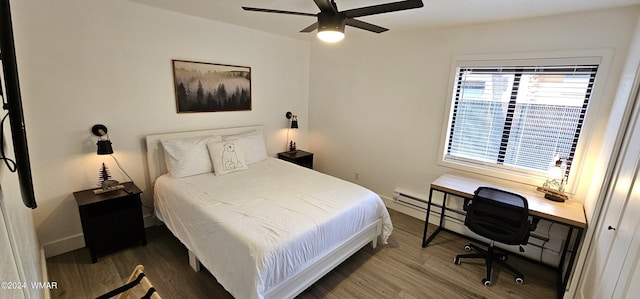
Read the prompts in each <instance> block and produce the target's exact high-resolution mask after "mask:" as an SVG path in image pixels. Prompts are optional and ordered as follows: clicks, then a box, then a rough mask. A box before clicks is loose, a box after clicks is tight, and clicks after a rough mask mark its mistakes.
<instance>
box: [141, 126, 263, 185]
mask: <svg viewBox="0 0 640 299" xmlns="http://www.w3.org/2000/svg"><path fill="white" fill-rule="evenodd" d="M253 131H260V132H262V126H261V125H254V126H247V127H234V128H221V129H210V130H199V131H185V132H173V133H163V134H154V135H147V137H146V140H147V164H148V168H149V180H150V182H151V185H153V184H154V183H155V181H156V178H158V177H159V176H161V175H163V174H165V173H167V166H166V165H165V160H164V151H163V150H162V145H161V144H160V140H162V139H178V138H187V137H197V136H207V135H219V136H226V135H236V134H242V133H248V132H253Z"/></svg>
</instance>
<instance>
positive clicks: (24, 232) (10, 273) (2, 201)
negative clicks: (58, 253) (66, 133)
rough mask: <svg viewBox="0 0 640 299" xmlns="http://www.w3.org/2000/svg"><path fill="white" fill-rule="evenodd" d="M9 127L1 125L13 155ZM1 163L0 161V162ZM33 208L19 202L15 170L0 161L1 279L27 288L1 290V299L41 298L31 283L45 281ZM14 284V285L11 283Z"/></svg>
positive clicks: (18, 188)
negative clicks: (11, 170) (19, 283)
mask: <svg viewBox="0 0 640 299" xmlns="http://www.w3.org/2000/svg"><path fill="white" fill-rule="evenodd" d="M10 130H11V128H10V126H9V124H8V122H6V123H5V126H4V134H5V138H6V139H5V151H4V152H5V154H6V155H7V156H8V157H14V155H13V144H12V142H11V133H10ZM0 163H1V162H0ZM32 215H33V213H32V210H31V209H29V208H27V207H25V205H24V204H23V203H22V195H21V193H20V187H19V184H18V175H17V173H12V172H10V171H9V170H8V169H7V167H6V166H5V165H4V163H1V164H0V282H24V283H26V284H27V287H26V288H20V287H18V288H14V289H5V288H2V289H0V298H16V299H17V298H44V297H43V296H44V295H45V291H44V290H43V289H38V288H32V287H31V283H38V282H45V281H46V275H45V273H46V271H45V270H44V269H46V266H45V265H44V260H43V256H42V252H41V247H40V243H39V241H38V236H37V235H36V229H35V225H34V221H33V216H32ZM14 286H15V285H14Z"/></svg>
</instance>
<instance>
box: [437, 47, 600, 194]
mask: <svg viewBox="0 0 640 299" xmlns="http://www.w3.org/2000/svg"><path fill="white" fill-rule="evenodd" d="M612 52H613V51H612V50H609V49H594V50H576V51H558V52H543V53H511V54H481V55H460V56H455V57H453V60H452V63H451V70H450V75H449V79H448V81H449V88H448V91H447V97H446V100H445V113H444V115H445V117H444V118H443V125H442V133H441V138H440V148H439V153H438V165H440V166H443V167H447V168H452V169H456V170H462V171H468V172H472V173H477V174H481V175H488V176H492V177H496V178H500V179H506V180H510V181H515V182H519V183H523V184H528V185H532V186H541V185H542V184H543V183H544V181H545V179H546V176H543V175H541V174H540V173H539V172H535V171H525V170H522V169H515V168H511V167H507V166H504V165H500V166H499V165H496V163H485V162H481V161H477V160H472V159H460V158H457V159H447V148H448V146H449V138H450V128H451V127H450V126H451V122H452V118H453V112H454V108H455V107H454V103H455V94H456V88H457V82H458V78H457V77H458V72H457V70H458V68H459V67H470V68H473V67H489V66H503V67H513V66H529V65H531V66H532V65H545V66H555V65H574V64H575V65H593V64H595V65H598V71H597V73H596V76H595V80H594V84H593V89H592V94H591V99H590V102H589V107H588V108H587V111H586V115H585V118H584V122H583V128H582V131H581V133H580V137H579V139H578V144H577V147H576V151H575V154H574V159H573V162H572V167H571V171H570V173H569V177H570V180H569V181H568V184H567V186H566V187H565V191H566V192H567V193H570V194H574V193H575V190H576V186H577V185H578V183H579V181H580V177H581V170H582V169H583V167H584V164H585V157H586V156H587V150H588V145H589V144H590V141H591V135H593V132H594V128H595V122H596V120H597V118H598V117H594V115H597V114H598V111H599V110H600V106H601V105H602V94H603V92H604V88H605V84H604V82H603V81H604V79H602V78H606V74H608V70H609V65H610V62H611V57H612ZM598 150H599V148H598ZM595 155H597V153H596V154H595Z"/></svg>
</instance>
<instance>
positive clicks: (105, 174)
mask: <svg viewBox="0 0 640 299" xmlns="http://www.w3.org/2000/svg"><path fill="white" fill-rule="evenodd" d="M110 179H111V173H110V172H109V168H107V165H104V163H102V167H100V170H99V171H98V187H102V183H104V181H106V180H110Z"/></svg>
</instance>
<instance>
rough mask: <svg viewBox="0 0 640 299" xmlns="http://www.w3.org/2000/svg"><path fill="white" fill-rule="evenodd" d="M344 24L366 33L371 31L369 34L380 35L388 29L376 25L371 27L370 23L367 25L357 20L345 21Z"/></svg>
mask: <svg viewBox="0 0 640 299" xmlns="http://www.w3.org/2000/svg"><path fill="white" fill-rule="evenodd" d="M345 24H347V25H349V26H353V27H356V28H360V29H364V30H367V31H371V32H375V33H382V32H385V31H387V30H389V29H387V28H384V27H380V26H377V25H373V24H371V23H367V22H363V21H359V20H354V19H347V20H346V21H345Z"/></svg>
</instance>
